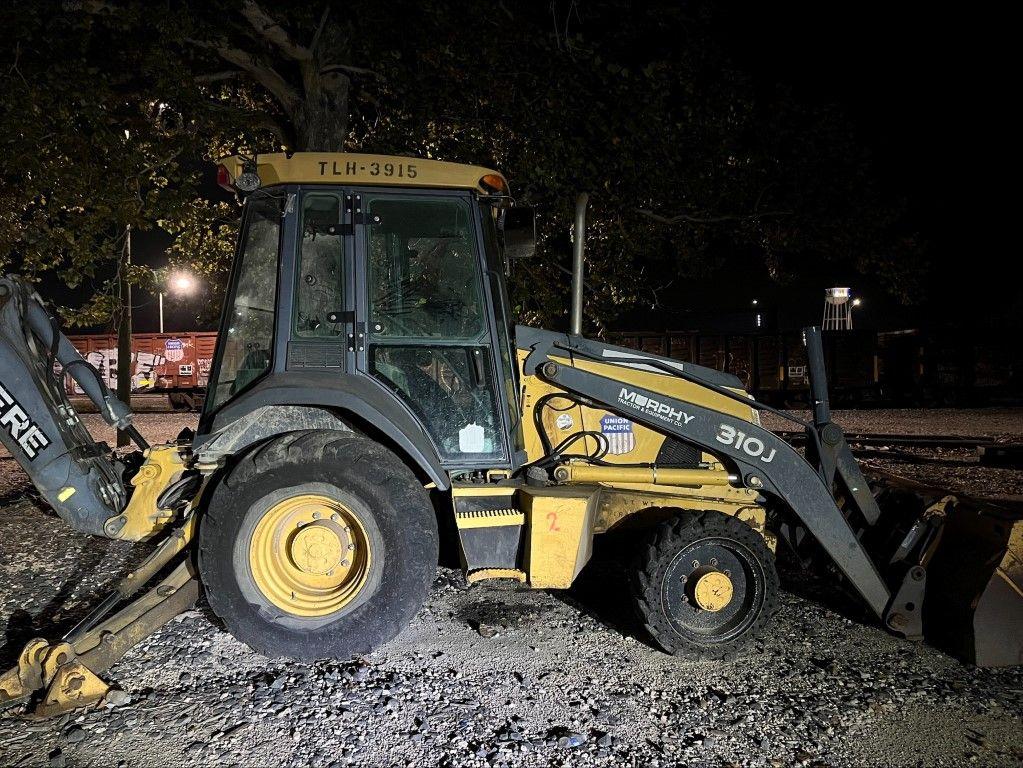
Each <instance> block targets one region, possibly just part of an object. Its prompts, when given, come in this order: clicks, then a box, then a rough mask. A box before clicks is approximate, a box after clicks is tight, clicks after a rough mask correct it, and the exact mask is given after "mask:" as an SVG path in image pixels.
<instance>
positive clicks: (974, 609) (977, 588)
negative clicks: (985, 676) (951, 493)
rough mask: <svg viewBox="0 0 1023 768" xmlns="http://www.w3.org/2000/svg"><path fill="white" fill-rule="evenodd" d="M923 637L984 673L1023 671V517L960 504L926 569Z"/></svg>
mask: <svg viewBox="0 0 1023 768" xmlns="http://www.w3.org/2000/svg"><path fill="white" fill-rule="evenodd" d="M927 570H928V578H927V596H926V599H925V601H924V617H923V618H924V636H925V637H926V639H927V640H928V642H930V643H931V644H933V645H935V646H937V647H939V648H941V649H942V650H945V651H947V652H948V653H951V654H953V655H954V656H957V657H959V658H960V659H962V660H963V661H966V662H969V663H972V664H976V665H977V666H979V667H1004V666H1012V665H1015V664H1023V513H1021V511H1020V510H1016V511H1013V510H1011V509H1002V508H999V507H996V506H993V505H992V504H991V503H980V502H977V501H976V500H971V499H962V498H961V499H959V500H958V503H957V504H956V505H955V508H954V510H953V511H952V512H951V514H949V516H948V519H947V521H946V523H945V531H944V535H943V536H942V540H941V543H940V545H939V546H938V549H937V551H936V552H935V553H934V557H933V559H932V561H931V564H930V566H929V567H928V569H927Z"/></svg>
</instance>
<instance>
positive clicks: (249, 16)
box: [242, 0, 313, 61]
mask: <svg viewBox="0 0 1023 768" xmlns="http://www.w3.org/2000/svg"><path fill="white" fill-rule="evenodd" d="M242 16H244V17H245V19H246V21H248V22H249V24H250V25H251V26H252V28H253V29H254V30H256V32H258V33H259V34H260V35H261V36H262V37H263V39H265V40H267V41H269V42H271V43H273V44H274V45H276V46H277V47H278V48H279V49H280V50H281V52H282V53H283V54H284V55H285V56H287V57H288V58H291V59H294V60H295V61H309V60H310V59H312V57H313V54H312V51H310V50H309V49H308V48H306V47H305V46H302V45H299V44H298V43H296V42H295V41H294V40H292V39H291V35H289V34H288V33H287V32H286V31H285V29H284V27H282V26H281V25H280V23H278V22H277V21H275V20H274V19H273V18H271V17H270V16H268V15H267V13H266V12H265V11H264V10H263V9H262V8H260V7H259V5H258V4H257V3H256V2H254V0H245V2H243V3H242Z"/></svg>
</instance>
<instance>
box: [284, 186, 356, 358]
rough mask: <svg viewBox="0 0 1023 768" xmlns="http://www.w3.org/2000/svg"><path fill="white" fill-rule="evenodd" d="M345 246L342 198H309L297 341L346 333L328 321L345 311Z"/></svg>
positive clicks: (300, 271)
mask: <svg viewBox="0 0 1023 768" xmlns="http://www.w3.org/2000/svg"><path fill="white" fill-rule="evenodd" d="M343 246H344V239H343V237H342V231H341V198H340V196H339V195H334V194H323V193H313V194H307V195H305V196H304V197H303V198H302V242H301V245H300V246H299V255H298V274H297V276H296V283H295V326H294V335H295V337H296V338H324V337H328V338H329V337H333V336H340V335H341V334H342V333H343V332H344V328H343V325H342V324H341V323H331V322H330V321H329V319H328V317H329V315H330V314H331V313H339V312H340V311H341V310H342V309H343V305H342V299H343V295H342V290H343V286H344V253H343Z"/></svg>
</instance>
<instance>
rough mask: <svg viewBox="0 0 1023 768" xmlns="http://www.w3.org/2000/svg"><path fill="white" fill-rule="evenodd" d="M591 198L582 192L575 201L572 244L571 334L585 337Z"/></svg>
mask: <svg viewBox="0 0 1023 768" xmlns="http://www.w3.org/2000/svg"><path fill="white" fill-rule="evenodd" d="M589 201H590V196H589V195H588V194H587V193H585V192H580V193H579V196H578V197H577V198H576V199H575V229H574V231H573V242H572V319H571V324H570V326H569V331H568V332H569V333H570V334H572V335H573V336H582V335H583V254H584V252H585V249H586V205H587V203H589Z"/></svg>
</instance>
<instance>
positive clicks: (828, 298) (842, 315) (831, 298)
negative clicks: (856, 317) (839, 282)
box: [821, 288, 853, 331]
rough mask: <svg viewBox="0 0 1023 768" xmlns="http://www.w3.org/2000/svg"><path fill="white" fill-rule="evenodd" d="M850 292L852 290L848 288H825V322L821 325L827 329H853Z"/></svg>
mask: <svg viewBox="0 0 1023 768" xmlns="http://www.w3.org/2000/svg"><path fill="white" fill-rule="evenodd" d="M850 293H851V291H850V290H849V289H848V288H825V289H824V322H822V323H821V327H822V328H823V329H824V330H825V331H851V330H852V327H853V324H852V306H851V305H850V302H849V295H850Z"/></svg>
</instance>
